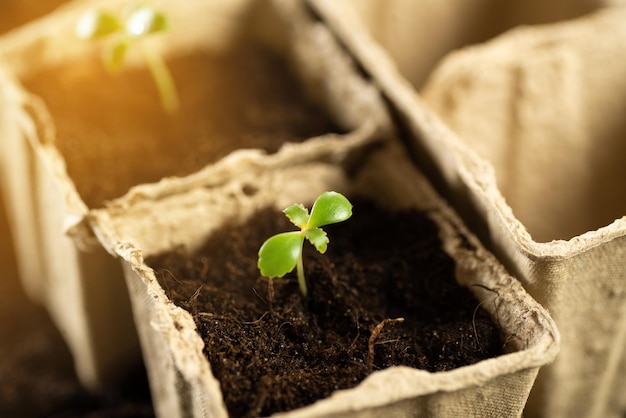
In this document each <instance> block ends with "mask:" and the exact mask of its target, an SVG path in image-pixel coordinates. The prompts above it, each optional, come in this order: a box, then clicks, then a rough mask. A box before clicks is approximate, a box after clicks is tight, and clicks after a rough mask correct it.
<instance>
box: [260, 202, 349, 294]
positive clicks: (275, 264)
mask: <svg viewBox="0 0 626 418" xmlns="http://www.w3.org/2000/svg"><path fill="white" fill-rule="evenodd" d="M283 212H284V213H285V215H287V217H288V218H289V220H290V221H291V222H292V223H293V224H294V225H295V226H297V227H298V228H300V231H293V232H283V233H280V234H277V235H274V236H272V237H270V238H268V239H267V241H265V242H264V243H263V245H262V246H261V249H260V250H259V262H258V267H259V270H260V271H261V274H262V275H263V276H265V277H269V278H270V279H272V278H275V277H282V276H284V275H285V274H287V273H289V272H291V271H293V269H294V267H295V268H296V269H297V273H298V284H299V286H300V292H301V293H302V295H303V296H305V297H306V295H307V286H306V280H305V277H304V267H303V264H302V246H303V244H304V239H305V238H306V239H307V240H309V242H310V243H311V244H313V246H314V247H315V248H316V249H317V251H319V252H320V253H321V254H324V253H325V252H326V248H327V246H328V242H329V240H328V236H327V235H326V232H324V231H323V230H322V229H321V227H322V226H325V225H330V224H334V223H337V222H342V221H345V220H346V219H348V218H350V216H352V204H351V203H350V201H348V199H347V198H346V197H345V196H343V195H342V194H340V193H337V192H324V193H322V194H321V195H320V196H319V197H318V198H317V199H316V200H315V202H314V203H313V208H312V209H311V213H310V214H309V212H308V210H307V209H306V208H305V207H304V206H303V205H302V204H293V205H291V206H289V207H288V208H286V209H285V210H283Z"/></svg>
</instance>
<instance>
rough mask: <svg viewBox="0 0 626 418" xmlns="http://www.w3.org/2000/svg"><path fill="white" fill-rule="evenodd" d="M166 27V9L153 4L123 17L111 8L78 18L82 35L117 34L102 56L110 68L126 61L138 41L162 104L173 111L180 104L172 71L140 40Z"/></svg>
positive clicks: (135, 9)
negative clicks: (156, 8)
mask: <svg viewBox="0 0 626 418" xmlns="http://www.w3.org/2000/svg"><path fill="white" fill-rule="evenodd" d="M167 29H169V22H168V19H167V17H166V16H165V15H164V14H163V13H161V12H159V11H158V10H155V9H154V8H152V7H150V6H138V7H135V8H133V9H131V10H130V12H129V13H128V14H126V16H125V18H124V19H120V18H118V17H117V16H115V15H113V14H111V13H108V12H103V11H100V10H89V11H87V12H86V13H84V14H83V15H82V16H81V18H80V19H79V20H78V23H77V25H76V35H77V36H78V37H79V38H81V39H99V38H104V37H108V36H115V37H117V39H116V40H115V42H114V43H113V44H112V46H111V47H110V48H108V49H107V50H106V51H105V54H104V58H103V59H104V62H105V64H106V66H107V68H108V69H110V70H111V71H116V70H119V69H120V68H121V67H122V66H123V65H124V62H125V60H126V57H127V56H128V51H129V49H130V47H131V46H133V45H137V46H138V47H139V49H140V50H141V52H142V53H143V56H144V58H145V60H146V63H147V65H148V68H149V70H150V73H151V74H152V78H153V79H154V82H155V84H156V86H157V89H158V91H159V96H160V97H161V103H162V105H163V108H164V109H165V110H166V111H168V112H170V113H172V112H174V111H175V110H176V109H177V108H178V94H177V92H176V86H175V84H174V81H173V78H172V75H171V74H170V72H169V70H168V68H167V65H166V64H165V61H164V60H163V58H162V57H161V56H160V55H159V54H157V53H156V52H154V51H153V50H151V49H150V48H147V47H146V46H145V45H142V44H141V43H140V41H141V40H142V39H144V38H146V37H147V36H149V35H152V34H156V33H160V32H163V31H165V30H167Z"/></svg>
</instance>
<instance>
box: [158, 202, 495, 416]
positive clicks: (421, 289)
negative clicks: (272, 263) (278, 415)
mask: <svg viewBox="0 0 626 418" xmlns="http://www.w3.org/2000/svg"><path fill="white" fill-rule="evenodd" d="M353 204H354V209H353V216H352V218H350V219H349V220H348V221H346V222H343V223H340V224H335V225H331V226H328V227H325V230H326V232H327V233H328V237H329V239H330V243H329V245H328V250H327V252H326V254H324V255H321V254H319V253H317V252H316V251H315V250H314V249H313V247H312V246H310V245H309V244H308V243H307V242H305V250H304V268H305V272H306V277H307V284H308V288H309V294H308V296H307V297H306V298H305V297H303V296H302V295H301V293H300V291H299V288H298V284H297V279H296V278H295V272H294V273H293V274H291V275H287V276H286V277H285V278H280V279H273V280H272V282H271V283H270V282H269V280H268V279H267V278H264V277H262V276H260V274H259V271H258V269H257V253H258V250H259V247H260V245H261V244H262V243H263V241H264V240H265V239H267V238H268V237H269V236H271V235H273V234H276V233H278V232H285V231H291V230H294V228H295V227H294V226H293V225H292V224H291V223H290V222H289V221H288V220H287V218H286V217H285V215H284V214H283V213H281V212H280V211H278V210H275V209H269V208H268V209H264V210H261V211H259V212H258V213H257V214H256V215H255V216H254V217H253V218H252V219H250V220H249V221H247V222H246V223H245V224H241V225H224V226H223V227H222V228H221V229H220V230H218V231H216V232H215V233H213V234H212V235H211V236H210V238H209V239H208V240H207V242H206V243H205V244H204V246H203V247H202V248H201V249H200V250H198V251H197V252H196V253H195V254H193V255H189V254H185V253H184V251H182V250H174V251H171V252H167V253H163V254H160V255H157V256H153V257H149V258H148V259H147V263H148V265H150V266H151V267H153V268H154V270H155V272H156V274H157V277H158V279H159V281H160V282H161V285H162V286H163V288H164V289H165V292H166V294H167V295H168V297H170V298H171V299H172V300H173V301H174V303H175V304H177V305H179V306H181V307H182V308H184V309H186V310H187V311H189V312H190V313H191V314H192V316H193V317H194V319H195V322H196V324H197V327H198V330H199V332H200V334H201V336H202V338H203V339H204V343H205V348H204V351H205V354H206V355H207V357H208V360H209V362H210V364H211V368H212V371H213V374H214V375H215V376H216V377H217V379H218V380H219V381H220V384H221V388H222V392H223V396H224V400H225V403H226V407H227V409H228V411H229V413H230V415H231V416H233V417H245V416H258V415H261V416H267V415H270V414H272V413H275V412H279V411H286V410H291V409H294V408H298V407H302V406H305V405H308V404H311V403H313V402H315V401H316V400H319V399H322V398H325V397H327V396H329V395H330V394H331V393H332V392H333V391H335V390H338V389H347V388H351V387H355V386H356V385H358V384H359V383H360V382H361V381H362V380H363V379H364V378H365V377H366V376H368V375H369V374H370V373H372V372H374V371H376V370H380V369H384V368H388V367H391V366H394V365H405V366H410V367H415V368H419V369H424V370H427V371H431V372H439V371H445V370H450V369H454V368H458V367H461V366H465V365H470V364H473V363H476V362H478V361H481V360H483V359H487V358H492V357H495V356H498V355H500V354H501V353H503V352H504V350H503V341H502V337H501V333H500V331H499V329H498V328H497V326H496V325H495V324H494V323H493V321H492V320H491V318H490V317H489V316H488V315H487V313H486V312H485V311H483V310H482V309H481V307H480V303H479V302H478V300H477V299H475V298H474V296H473V295H472V293H471V292H470V290H469V289H466V288H464V287H461V286H460V285H458V283H457V282H456V280H455V263H454V260H453V259H452V258H451V257H450V256H449V255H448V254H447V253H446V252H444V251H443V249H442V247H441V242H440V238H439V235H438V228H437V226H436V224H435V223H434V222H433V221H432V220H431V219H430V218H429V217H428V215H427V214H426V213H425V212H421V211H417V210H402V211H394V212H391V211H387V210H383V209H381V208H380V207H378V206H377V205H375V204H373V203H371V202H370V201H367V200H361V199H354V200H353ZM309 207H310V206H309ZM398 318H403V319H404V321H403V322H394V321H390V320H395V319H398Z"/></svg>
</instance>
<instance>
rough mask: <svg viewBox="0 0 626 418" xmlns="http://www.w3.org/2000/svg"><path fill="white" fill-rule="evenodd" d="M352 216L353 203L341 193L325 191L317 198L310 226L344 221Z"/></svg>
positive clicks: (312, 210) (314, 226)
mask: <svg viewBox="0 0 626 418" xmlns="http://www.w3.org/2000/svg"><path fill="white" fill-rule="evenodd" d="M350 216H352V204H351V203H350V201H349V200H348V199H347V198H346V197H345V196H344V195H342V194H341V193H337V192H324V193H322V194H321V195H320V197H318V198H317V200H315V203H314V204H313V208H312V209H311V216H310V218H309V223H308V227H309V228H317V227H320V226H324V225H330V224H334V223H337V222H342V221H345V220H346V219H348V218H349V217H350Z"/></svg>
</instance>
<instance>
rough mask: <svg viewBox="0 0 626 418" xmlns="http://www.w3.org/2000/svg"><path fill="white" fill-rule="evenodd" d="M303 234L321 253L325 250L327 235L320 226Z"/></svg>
mask: <svg viewBox="0 0 626 418" xmlns="http://www.w3.org/2000/svg"><path fill="white" fill-rule="evenodd" d="M304 236H305V237H306V239H308V240H309V242H310V243H311V244H313V246H314V247H315V249H317V251H319V252H320V253H321V254H324V253H325V252H326V248H327V247H328V236H327V235H326V232H324V231H323V230H321V229H320V228H313V229H309V230H307V231H306V233H305V234H304Z"/></svg>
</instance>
